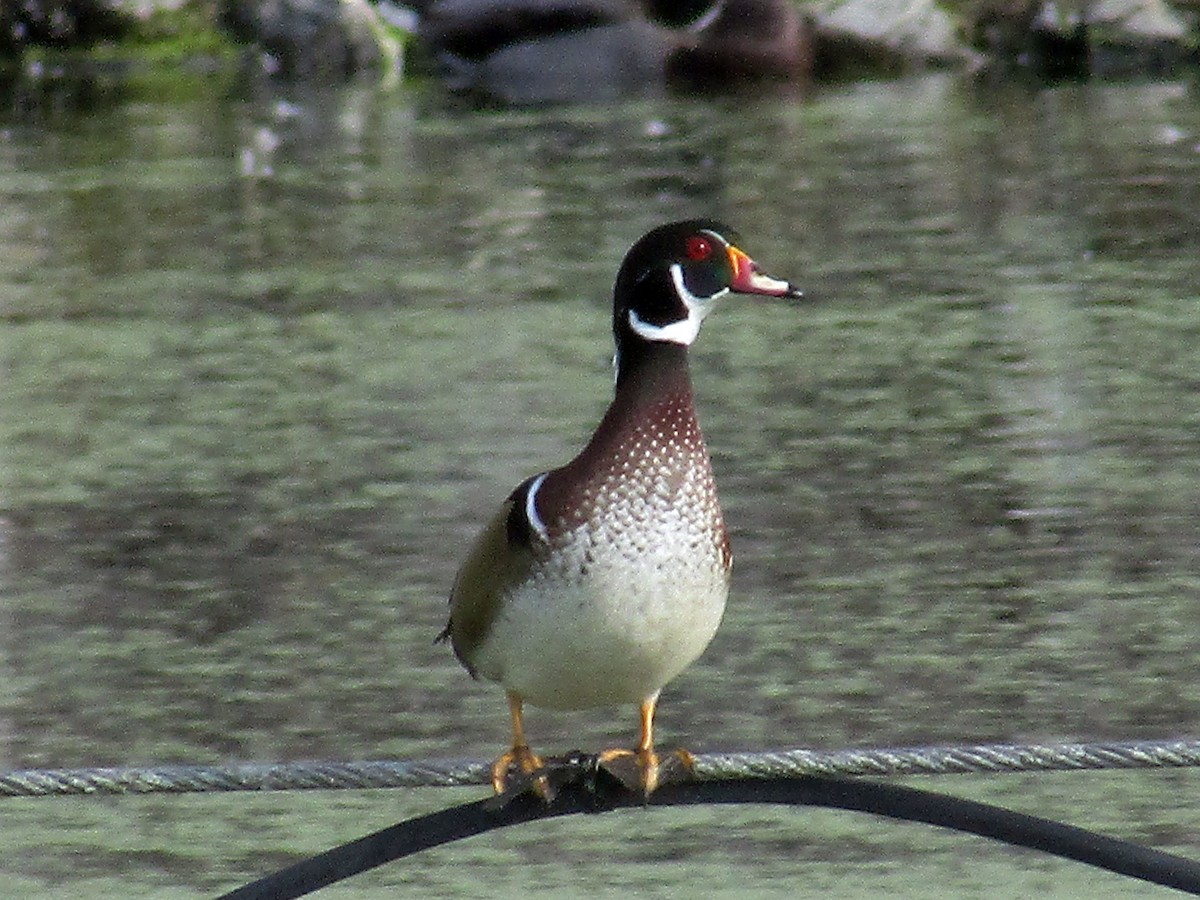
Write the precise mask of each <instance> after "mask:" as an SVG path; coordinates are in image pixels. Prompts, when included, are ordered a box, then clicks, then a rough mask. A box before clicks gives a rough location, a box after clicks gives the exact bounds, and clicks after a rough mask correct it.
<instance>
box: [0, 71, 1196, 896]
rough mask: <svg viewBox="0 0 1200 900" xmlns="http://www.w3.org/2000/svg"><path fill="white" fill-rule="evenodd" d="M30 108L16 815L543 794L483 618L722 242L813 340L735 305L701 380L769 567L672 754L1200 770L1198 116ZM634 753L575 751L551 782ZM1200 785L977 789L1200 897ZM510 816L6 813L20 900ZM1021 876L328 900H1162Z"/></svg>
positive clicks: (238, 869) (870, 861) (708, 883)
mask: <svg viewBox="0 0 1200 900" xmlns="http://www.w3.org/2000/svg"><path fill="white" fill-rule="evenodd" d="M18 101H19V102H18ZM18 101H14V102H13V103H12V105H11V106H10V107H9V108H8V109H7V111H6V112H5V113H3V115H2V117H0V355H2V359H3V379H4V382H3V383H4V397H5V402H4V403H3V404H2V406H0V473H2V476H0V517H2V518H0V527H2V534H3V543H2V544H0V554H2V555H0V673H2V678H0V685H3V687H0V768H18V767H29V766H75V765H91V764H125V763H151V762H215V761H225V760H284V759H298V758H331V759H355V758H384V757H395V758H404V759H412V758H422V757H431V756H440V757H444V756H491V755H494V754H495V753H496V752H498V750H499V749H500V748H501V747H502V745H503V742H504V741H505V739H506V736H507V725H506V715H505V713H504V710H503V703H502V700H501V697H500V696H499V693H498V691H497V690H496V689H495V688H494V687H491V686H486V685H480V684H477V683H473V682H472V681H471V680H470V679H469V678H468V677H467V676H466V675H465V673H463V672H462V671H461V670H460V669H459V668H458V666H457V665H456V664H455V663H454V661H453V659H452V658H451V656H450V655H449V653H448V652H447V651H446V649H445V648H444V647H440V646H437V647H435V646H433V645H432V643H431V641H432V637H433V635H434V634H436V633H437V631H438V629H439V628H440V627H441V625H442V624H443V621H444V617H445V613H446V609H445V596H446V593H447V590H448V587H449V584H450V582H451V580H452V578H453V575H454V572H455V569H456V566H457V562H458V560H459V559H460V558H461V556H462V554H463V552H464V549H465V547H466V546H467V545H468V543H469V541H470V540H471V538H472V536H473V534H474V532H475V530H476V529H477V528H478V527H479V525H480V524H481V523H482V521H483V520H484V519H485V518H486V517H487V516H488V515H490V512H491V510H492V508H493V506H494V505H495V504H496V503H498V502H499V500H500V499H501V498H502V497H503V496H504V494H505V493H506V492H507V491H508V489H509V488H510V487H511V486H512V485H513V484H515V483H516V482H517V481H518V480H520V479H521V478H523V477H524V476H526V475H528V474H531V473H532V472H535V471H538V470H540V469H542V468H545V467H547V466H550V465H554V464H557V463H559V462H562V461H563V460H565V459H566V458H567V457H569V456H570V455H571V454H572V453H573V452H574V450H575V449H576V448H577V447H578V446H579V444H580V443H581V441H582V440H583V439H585V438H586V436H587V434H588V433H589V432H590V429H591V427H592V426H593V425H594V424H595V422H596V421H597V419H598V417H599V415H600V413H601V412H602V410H603V407H604V405H605V403H606V401H607V398H608V395H609V392H610V390H611V378H610V373H609V370H608V358H609V356H610V353H611V348H610V346H609V337H608V309H607V305H608V303H609V298H610V291H611V282H612V278H613V275H614V274H615V271H616V267H617V265H618V263H619V261H620V258H621V256H622V254H623V253H624V250H625V249H626V248H627V246H628V245H629V243H631V242H632V241H633V240H634V239H635V238H636V237H637V236H638V235H640V234H641V233H642V232H643V231H644V230H646V229H647V228H649V227H651V226H653V225H655V224H658V223H659V222H661V221H663V220H666V219H673V218H679V217H683V216H689V215H693V214H711V215H716V216H718V217H719V218H722V219H725V220H728V221H729V222H731V223H732V224H734V225H735V226H736V227H737V228H738V230H739V231H740V232H741V233H742V235H743V237H744V243H745V246H746V248H747V249H748V250H749V251H750V252H751V253H752V254H753V255H754V256H755V257H756V258H757V259H758V260H759V261H760V262H761V263H762V264H763V265H764V267H766V268H767V269H768V270H769V271H771V272H773V273H776V274H778V275H780V276H782V277H788V278H791V279H792V280H794V281H796V282H797V283H798V284H800V285H801V286H802V287H803V289H804V290H805V291H806V293H807V295H808V296H809V298H810V302H805V303H803V304H797V305H794V306H785V305H783V304H779V303H742V304H734V303H729V304H728V305H726V306H725V307H724V308H722V309H720V310H718V312H717V314H715V315H714V316H713V317H712V319H710V320H709V324H708V325H707V327H706V330H705V333H704V335H703V336H702V339H701V340H700V342H699V344H698V345H697V349H696V351H695V353H694V372H695V380H696V384H697V393H698V397H699V405H700V410H701V418H702V421H703V424H704V426H705V429H706V433H707V437H708V442H709V445H710V448H711V450H712V451H713V455H714V465H715V467H716V469H717V474H718V479H719V482H720V486H721V491H722V498H723V501H724V505H725V507H726V517H727V519H728V521H729V524H730V527H731V529H732V532H733V534H732V538H733V543H734V551H735V556H736V560H737V562H736V566H735V581H734V589H733V595H732V597H731V604H730V608H729V612H728V614H727V617H726V621H725V624H724V626H723V628H722V631H721V632H720V634H719V635H718V637H717V639H716V641H715V642H714V643H713V645H712V647H711V648H710V650H709V652H708V653H707V654H706V655H705V656H704V658H703V659H702V660H701V662H700V663H699V664H697V665H696V666H694V667H693V668H692V669H690V670H689V671H688V672H687V673H685V674H684V675H683V676H682V677H681V678H680V679H679V680H678V681H677V682H676V683H674V684H673V685H671V686H670V687H669V688H668V690H667V692H666V694H665V695H664V700H663V706H662V711H661V717H660V730H661V736H660V739H661V740H662V741H663V742H664V743H668V744H673V743H676V742H678V743H682V744H685V745H686V746H688V747H690V748H691V749H693V750H698V751H703V750H709V749H762V748H768V747H781V746H789V747H790V746H800V745H803V746H816V747H828V748H836V747H843V746H851V745H858V746H880V745H889V744H911V743H926V742H938V743H962V742H979V741H1017V740H1040V739H1045V740H1063V739H1072V740H1074V739H1082V740H1088V739H1106V738H1111V739H1130V738H1160V737H1177V736H1192V737H1195V736H1196V735H1197V733H1198V732H1200V678H1198V675H1200V604H1198V603H1197V598H1198V596H1200V513H1198V511H1200V399H1198V397H1200V376H1198V375H1197V373H1198V372H1200V293H1198V291H1197V283H1198V279H1197V275H1198V274H1200V273H1198V271H1197V270H1198V268H1200V265H1198V264H1197V259H1198V258H1200V105H1198V104H1197V102H1196V89H1195V87H1194V85H1191V84H1186V83H1153V84H1115V85H1105V84H1096V85H1070V86H1063V87H1058V88H1053V89H1040V90H1034V89H1021V88H998V87H995V86H988V87H981V86H973V85H970V84H966V83H962V82H958V81H955V80H953V79H950V78H943V77H935V78H923V79H916V80H911V81H902V82H896V83H881V84H860V85H851V86H845V87H838V88H830V89H826V90H823V91H821V92H819V93H818V94H816V95H815V96H813V97H811V98H810V99H808V100H807V101H806V102H802V103H801V102H794V101H786V102H784V101H780V100H777V99H776V100H770V101H763V102H754V101H752V100H747V99H745V98H741V99H736V100H733V99H731V100H728V101H718V102H706V103H698V102H690V101H684V100H662V101H655V102H645V103H634V104H628V105H618V106H611V107H599V108H565V109H554V110H541V111H519V112H505V111H472V110H457V109H449V110H446V109H444V108H443V104H442V103H441V102H440V98H439V97H437V96H436V95H433V94H431V93H429V92H425V91H422V90H419V89H418V90H413V91H401V92H398V93H395V94H382V95H381V94H378V93H374V92H371V91H369V90H364V89H361V88H346V89H338V90H329V91H320V92H306V93H295V94H293V95H288V94H287V93H286V92H284V93H280V94H278V95H270V96H263V95H259V94H255V93H249V94H247V92H245V91H242V90H240V89H237V88H235V87H234V86H232V85H229V84H226V83H224V82H222V81H219V80H218V81H214V82H212V83H207V82H203V81H201V82H198V83H195V82H190V81H182V80H180V81H175V80H169V81H165V82H159V81H155V80H147V81H137V82H134V83H132V84H128V85H120V86H108V87H106V88H104V89H95V90H92V91H91V92H80V91H69V90H63V91H61V92H60V91H56V90H51V89H47V90H46V91H44V92H42V93H37V94H34V95H29V96H21V97H19V98H18ZM634 725H635V716H634V713H633V711H632V710H611V711H610V710H605V711H596V712H591V713H582V714H569V715H568V714H550V713H541V712H536V711H535V712H533V713H532V714H531V717H530V729H531V736H532V738H533V740H534V742H535V744H537V745H538V746H540V747H542V748H543V749H547V750H565V749H567V748H569V747H588V748H595V747H599V746H602V745H606V744H608V743H610V742H612V741H613V740H615V739H616V740H627V739H628V738H629V737H630V736H631V735H632V734H633V731H634ZM1195 781H1196V779H1195V777H1193V776H1191V775H1180V774H1174V775H1153V774H1150V775H1136V776H1135V775H1123V776H1104V777H1101V776H1063V777H1059V776H1055V777H1053V778H1047V777H1039V778H1030V779H1016V778H1010V779H1001V780H993V781H992V782H984V781H980V782H963V783H962V789H963V790H964V791H974V792H975V794H976V795H978V796H989V797H991V798H992V799H1000V800H1001V801H1002V802H1006V803H1009V804H1011V805H1014V806H1017V807H1018V808H1021V809H1024V810H1026V811H1030V812H1039V813H1044V814H1048V815H1058V816H1060V817H1062V818H1066V819H1068V820H1070V821H1073V822H1077V823H1079V824H1084V825H1092V826H1095V827H1103V828H1106V829H1107V830H1110V831H1112V832H1114V833H1117V834H1121V835H1123V836H1127V837H1131V838H1133V839H1136V840H1142V841H1146V842H1150V843H1154V844H1156V845H1160V846H1174V847H1176V848H1177V849H1180V850H1181V851H1182V852H1186V853H1190V854H1191V855H1193V856H1197V855H1200V815H1198V814H1197V813H1196V811H1195V809H1194V806H1195V805H1194V804H1193V803H1191V802H1189V798H1190V796H1191V795H1192V794H1194V790H1193V791H1188V790H1187V788H1188V787H1193V788H1194V786H1195ZM956 784H957V782H956ZM937 786H939V787H940V786H943V785H940V784H939V785H937ZM947 787H949V786H947ZM477 794H478V792H463V793H461V794H460V793H456V792H421V793H418V794H414V795H411V796H410V795H408V794H400V793H394V792H393V793H387V794H378V795H372V794H355V795H337V796H317V795H305V796H300V797H270V798H253V799H246V798H244V797H233V798H216V799H212V798H186V799H185V798H128V799H121V800H87V799H83V800H61V801H60V800H54V801H31V802H24V801H7V802H5V804H4V810H3V811H4V814H5V821H6V823H7V824H6V833H7V834H8V843H9V848H10V851H11V852H10V853H9V854H8V855H7V856H6V858H5V859H4V861H3V862H0V872H3V873H4V876H5V878H6V879H9V880H10V882H11V884H12V885H14V888H13V890H16V891H17V893H16V894H12V895H13V896H18V895H20V896H31V895H46V896H51V895H54V896H58V895H62V896H78V895H80V894H81V893H83V894H91V895H113V896H116V895H127V896H135V895H141V894H144V895H154V896H164V895H168V894H170V892H171V890H172V889H176V890H177V891H178V892H179V895H180V896H185V895H186V896H191V895H194V894H195V893H196V892H201V893H213V892H215V891H217V890H218V889H220V888H229V887H232V886H234V885H236V884H237V883H238V882H239V881H240V880H246V879H249V878H251V877H254V876H256V875H258V874H261V873H263V872H265V871H267V870H269V869H271V868H273V867H274V866H275V865H278V864H280V863H282V862H284V861H286V860H289V859H292V858H294V857H295V856H297V855H300V854H304V853H309V852H315V851H317V850H320V849H323V848H325V847H327V846H331V845H332V844H334V843H338V842H340V841H342V840H346V839H349V838H351V837H354V836H357V835H359V834H361V833H364V832H365V831H367V830H370V829H373V828H377V827H381V826H383V825H386V824H388V823H389V822H391V821H395V820H396V819H398V818H401V817H403V816H406V815H409V814H411V813H412V812H414V811H416V810H418V809H432V808H436V807H438V806H441V805H445V804H447V803H450V802H453V801H454V800H455V799H456V798H458V797H468V796H475V795H477ZM539 829H540V830H539ZM643 829H648V831H643ZM980 848H981V845H980V844H979V843H978V842H968V841H966V840H964V839H953V838H948V837H943V836H940V835H929V834H928V833H927V832H925V831H921V830H918V829H915V828H913V827H909V828H908V829H903V828H900V827H896V826H882V825H880V824H879V823H869V822H860V821H859V820H857V819H851V818H847V817H845V816H842V817H840V818H839V817H836V816H834V815H832V814H817V813H814V814H812V815H811V816H810V815H808V814H800V815H797V814H777V813H765V812H762V811H749V812H746V813H744V814H739V817H734V818H733V819H731V818H730V817H729V816H728V814H727V813H722V814H721V817H720V818H718V817H717V816H716V814H707V813H703V812H696V813H688V814H687V815H683V814H680V815H671V816H667V815H666V814H664V813H652V814H647V816H646V817H644V818H643V819H637V818H636V817H625V818H620V817H612V818H611V819H610V818H609V817H601V818H600V819H599V820H598V821H597V822H596V823H587V824H583V825H578V826H576V825H572V826H570V827H566V826H564V825H562V824H561V823H558V824H555V825H552V826H545V827H542V826H538V829H533V830H527V831H525V832H524V833H523V834H514V835H510V836H505V837H502V838H499V839H497V840H496V841H490V840H489V841H488V842H486V843H477V844H475V845H463V846H462V847H461V848H454V849H452V850H447V851H439V853H437V854H430V855H429V856H428V857H427V858H426V859H423V860H420V861H418V862H416V863H414V864H413V865H410V866H407V867H404V868H400V867H393V868H392V869H391V870H383V871H382V872H379V873H375V874H373V875H370V876H366V877H365V878H362V879H358V880H356V882H352V883H351V886H350V887H347V888H346V889H345V891H344V893H343V894H340V895H339V894H336V893H335V892H331V896H334V895H337V896H373V894H372V891H383V890H384V889H385V887H387V889H388V890H394V889H395V887H396V886H397V885H400V884H404V883H405V882H404V879H405V878H413V879H416V881H415V883H416V884H417V886H418V887H419V888H420V890H421V891H422V892H423V893H424V895H439V894H445V895H462V894H466V893H470V892H472V891H473V890H474V891H478V885H479V883H481V881H482V882H483V883H487V884H488V885H489V889H490V890H494V891H495V892H496V893H499V894H505V893H512V894H517V893H521V894H526V893H528V892H533V893H539V892H540V893H543V894H545V895H547V896H550V895H563V894H564V893H582V892H585V891H586V892H589V893H590V894H592V895H601V896H602V895H612V896H616V895H618V894H622V895H623V894H625V893H628V892H630V891H635V890H636V891H641V892H642V894H644V895H645V896H678V895H680V894H683V893H694V892H695V890H696V889H697V888H698V886H703V887H704V889H705V890H706V891H709V892H710V893H717V894H728V895H730V896H733V895H735V894H736V895H739V896H744V895H745V893H746V892H747V891H749V892H751V893H753V892H758V893H762V894H767V895H772V894H778V895H784V894H786V895H788V896H797V895H800V894H801V893H802V892H803V891H808V892H809V893H808V894H804V895H805V896H808V895H812V896H817V895H818V894H820V895H824V894H826V893H828V892H830V891H832V892H835V893H837V894H838V895H840V896H856V895H859V894H862V895H868V894H874V893H877V892H881V891H882V892H889V893H893V894H895V893H900V894H908V895H912V896H923V895H927V894H928V892H929V891H930V887H929V886H930V884H937V885H938V886H939V888H938V889H939V890H941V891H942V892H943V893H945V894H948V895H950V896H987V897H996V896H1014V897H1015V896H1027V895H1029V894H1030V893H1032V892H1033V891H1035V890H1036V891H1038V892H1041V893H1045V892H1046V891H1050V892H1051V893H1054V892H1055V891H1059V892H1061V896H1078V895H1082V894H1087V893H1094V892H1095V891H1104V892H1106V893H1107V894H1110V895H1111V894H1112V893H1113V892H1116V893H1117V894H1118V895H1119V892H1120V891H1121V890H1128V891H1131V893H1130V894H1129V896H1144V895H1145V891H1146V890H1147V889H1144V888H1141V887H1140V886H1136V885H1129V884H1126V883H1124V882H1121V881H1119V880H1117V879H1116V878H1115V877H1110V876H1103V875H1100V874H1098V873H1091V872H1088V871H1086V870H1081V867H1078V866H1071V865H1068V864H1062V865H1061V866H1059V865H1057V864H1053V863H1051V862H1049V861H1047V860H1045V859H1041V858H1034V857H1031V856H1028V855H1020V856H1015V855H1010V854H1007V853H1004V852H1003V851H996V850H994V849H992V848H991V847H988V846H984V849H983V850H981V849H980ZM985 851H986V852H985ZM964 855H967V856H970V857H971V858H975V859H977V862H976V863H974V864H973V867H970V868H968V869H964V868H963V866H962V861H963V859H964ZM564 860H567V862H564ZM617 860H621V862H620V863H617V862H616V861H617ZM414 873H415V874H414ZM1089 879H1090V880H1089ZM388 886H390V887H388ZM1006 891H1007V893H1006ZM1081 892H1082V893H1081ZM0 893H2V891H0Z"/></svg>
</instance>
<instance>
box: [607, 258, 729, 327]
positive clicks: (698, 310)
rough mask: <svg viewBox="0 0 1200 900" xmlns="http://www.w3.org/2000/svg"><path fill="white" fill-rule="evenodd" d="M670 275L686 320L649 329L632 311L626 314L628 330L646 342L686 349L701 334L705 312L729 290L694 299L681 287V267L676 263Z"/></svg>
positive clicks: (691, 294)
mask: <svg viewBox="0 0 1200 900" xmlns="http://www.w3.org/2000/svg"><path fill="white" fill-rule="evenodd" d="M670 271H671V283H672V284H673V285H675V293H676V294H678V295H679V299H680V300H682V301H683V305H684V307H685V308H686V309H687V311H688V314H687V318H686V319H679V320H678V321H676V322H671V323H669V324H667V325H652V324H651V323H649V322H646V321H643V320H642V319H641V317H640V316H638V314H637V312H635V311H634V310H632V309H631V310H630V311H629V327H630V328H632V329H633V332H634V334H637V335H640V336H641V337H644V338H645V339H646V340H648V341H665V342H667V343H671V344H681V345H683V346H684V347H689V346H691V344H692V342H693V341H695V340H696V336H697V335H698V334H700V324H701V323H702V322H703V321H704V317H705V316H707V315H708V311H709V310H710V309H712V306H713V303H714V302H715V301H716V300H718V299H720V298H721V297H723V296H725V294H727V293H729V288H724V289H722V290H720V291H718V292H717V293H715V294H713V295H712V296H711V297H697V296H696V295H695V294H693V293H692V292H691V291H689V290H688V289H687V285H685V284H684V283H683V267H682V266H681V265H679V263H675V264H674V265H673V266H671V270H670Z"/></svg>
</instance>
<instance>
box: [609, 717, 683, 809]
mask: <svg viewBox="0 0 1200 900" xmlns="http://www.w3.org/2000/svg"><path fill="white" fill-rule="evenodd" d="M657 708H658V694H654V695H653V696H650V697H647V698H646V699H645V700H643V701H642V703H641V706H640V707H639V713H640V716H641V735H640V737H639V738H638V745H637V748H636V749H634V750H627V749H625V748H624V747H615V748H613V749H611V750H604V751H603V752H601V753H600V757H599V762H600V765H601V766H603V767H604V768H605V769H606V770H607V771H608V772H610V773H611V774H612V775H614V776H616V778H617V779H618V780H619V781H620V782H621V783H622V784H624V785H625V786H626V787H627V788H629V789H630V790H634V791H640V792H641V793H642V796H643V797H647V798H648V797H649V796H650V795H651V794H653V793H654V791H655V790H657V789H658V787H659V785H661V784H665V783H666V782H667V781H676V780H679V779H680V778H681V777H687V776H690V775H691V773H692V770H693V768H694V765H693V759H692V754H690V753H688V751H686V750H684V749H682V748H681V749H679V750H676V751H674V752H673V753H672V754H671V755H670V756H669V757H668V758H667V759H663V758H661V757H660V756H659V755H658V751H657V750H655V749H654V711H655V710H656V709H657Z"/></svg>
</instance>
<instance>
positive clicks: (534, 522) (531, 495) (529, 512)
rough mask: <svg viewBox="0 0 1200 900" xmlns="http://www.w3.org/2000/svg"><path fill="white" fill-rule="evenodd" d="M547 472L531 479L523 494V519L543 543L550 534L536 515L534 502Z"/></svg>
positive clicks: (540, 518)
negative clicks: (531, 482) (527, 488)
mask: <svg viewBox="0 0 1200 900" xmlns="http://www.w3.org/2000/svg"><path fill="white" fill-rule="evenodd" d="M547 474H549V473H547V472H543V473H542V474H541V475H539V476H538V477H537V478H535V479H533V484H531V485H530V486H529V490H528V491H526V492H525V519H526V521H528V522H529V524H530V525H531V526H532V527H533V530H534V531H536V532H537V533H538V537H540V538H541V539H542V540H543V541H545V540H549V538H550V533H549V532H548V531H547V530H546V523H545V522H543V521H542V517H541V516H539V515H538V511H537V504H536V503H535V502H534V499H535V497H536V496H537V492H538V488H540V487H541V486H542V482H543V481H545V480H546V475H547Z"/></svg>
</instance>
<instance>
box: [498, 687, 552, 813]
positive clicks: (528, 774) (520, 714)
mask: <svg viewBox="0 0 1200 900" xmlns="http://www.w3.org/2000/svg"><path fill="white" fill-rule="evenodd" d="M507 697H508V714H509V715H510V716H511V717H512V735H513V739H512V747H511V749H509V750H508V751H506V752H505V753H502V754H501V755H500V757H499V758H498V759H497V760H496V761H495V762H494V763H492V788H493V790H495V792H496V793H497V794H503V793H506V792H508V791H510V790H513V791H521V790H524V789H525V788H526V787H532V788H533V790H534V791H536V792H537V794H538V795H539V796H540V797H541V798H542V799H543V800H545V801H547V802H549V801H550V800H552V799H553V798H554V793H553V791H551V789H550V782H549V781H548V780H547V779H546V774H545V771H544V769H545V764H544V763H543V762H542V760H541V757H539V756H537V755H536V754H534V752H533V751H532V750H530V749H529V744H528V742H527V741H526V740H525V714H524V703H523V701H522V700H521V696H520V694H516V693H514V692H512V691H508V692H507ZM514 767H515V768H516V769H517V771H518V772H519V775H518V777H517V778H516V779H515V780H514V783H513V784H511V785H510V784H509V771H510V770H511V769H513V768H514Z"/></svg>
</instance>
